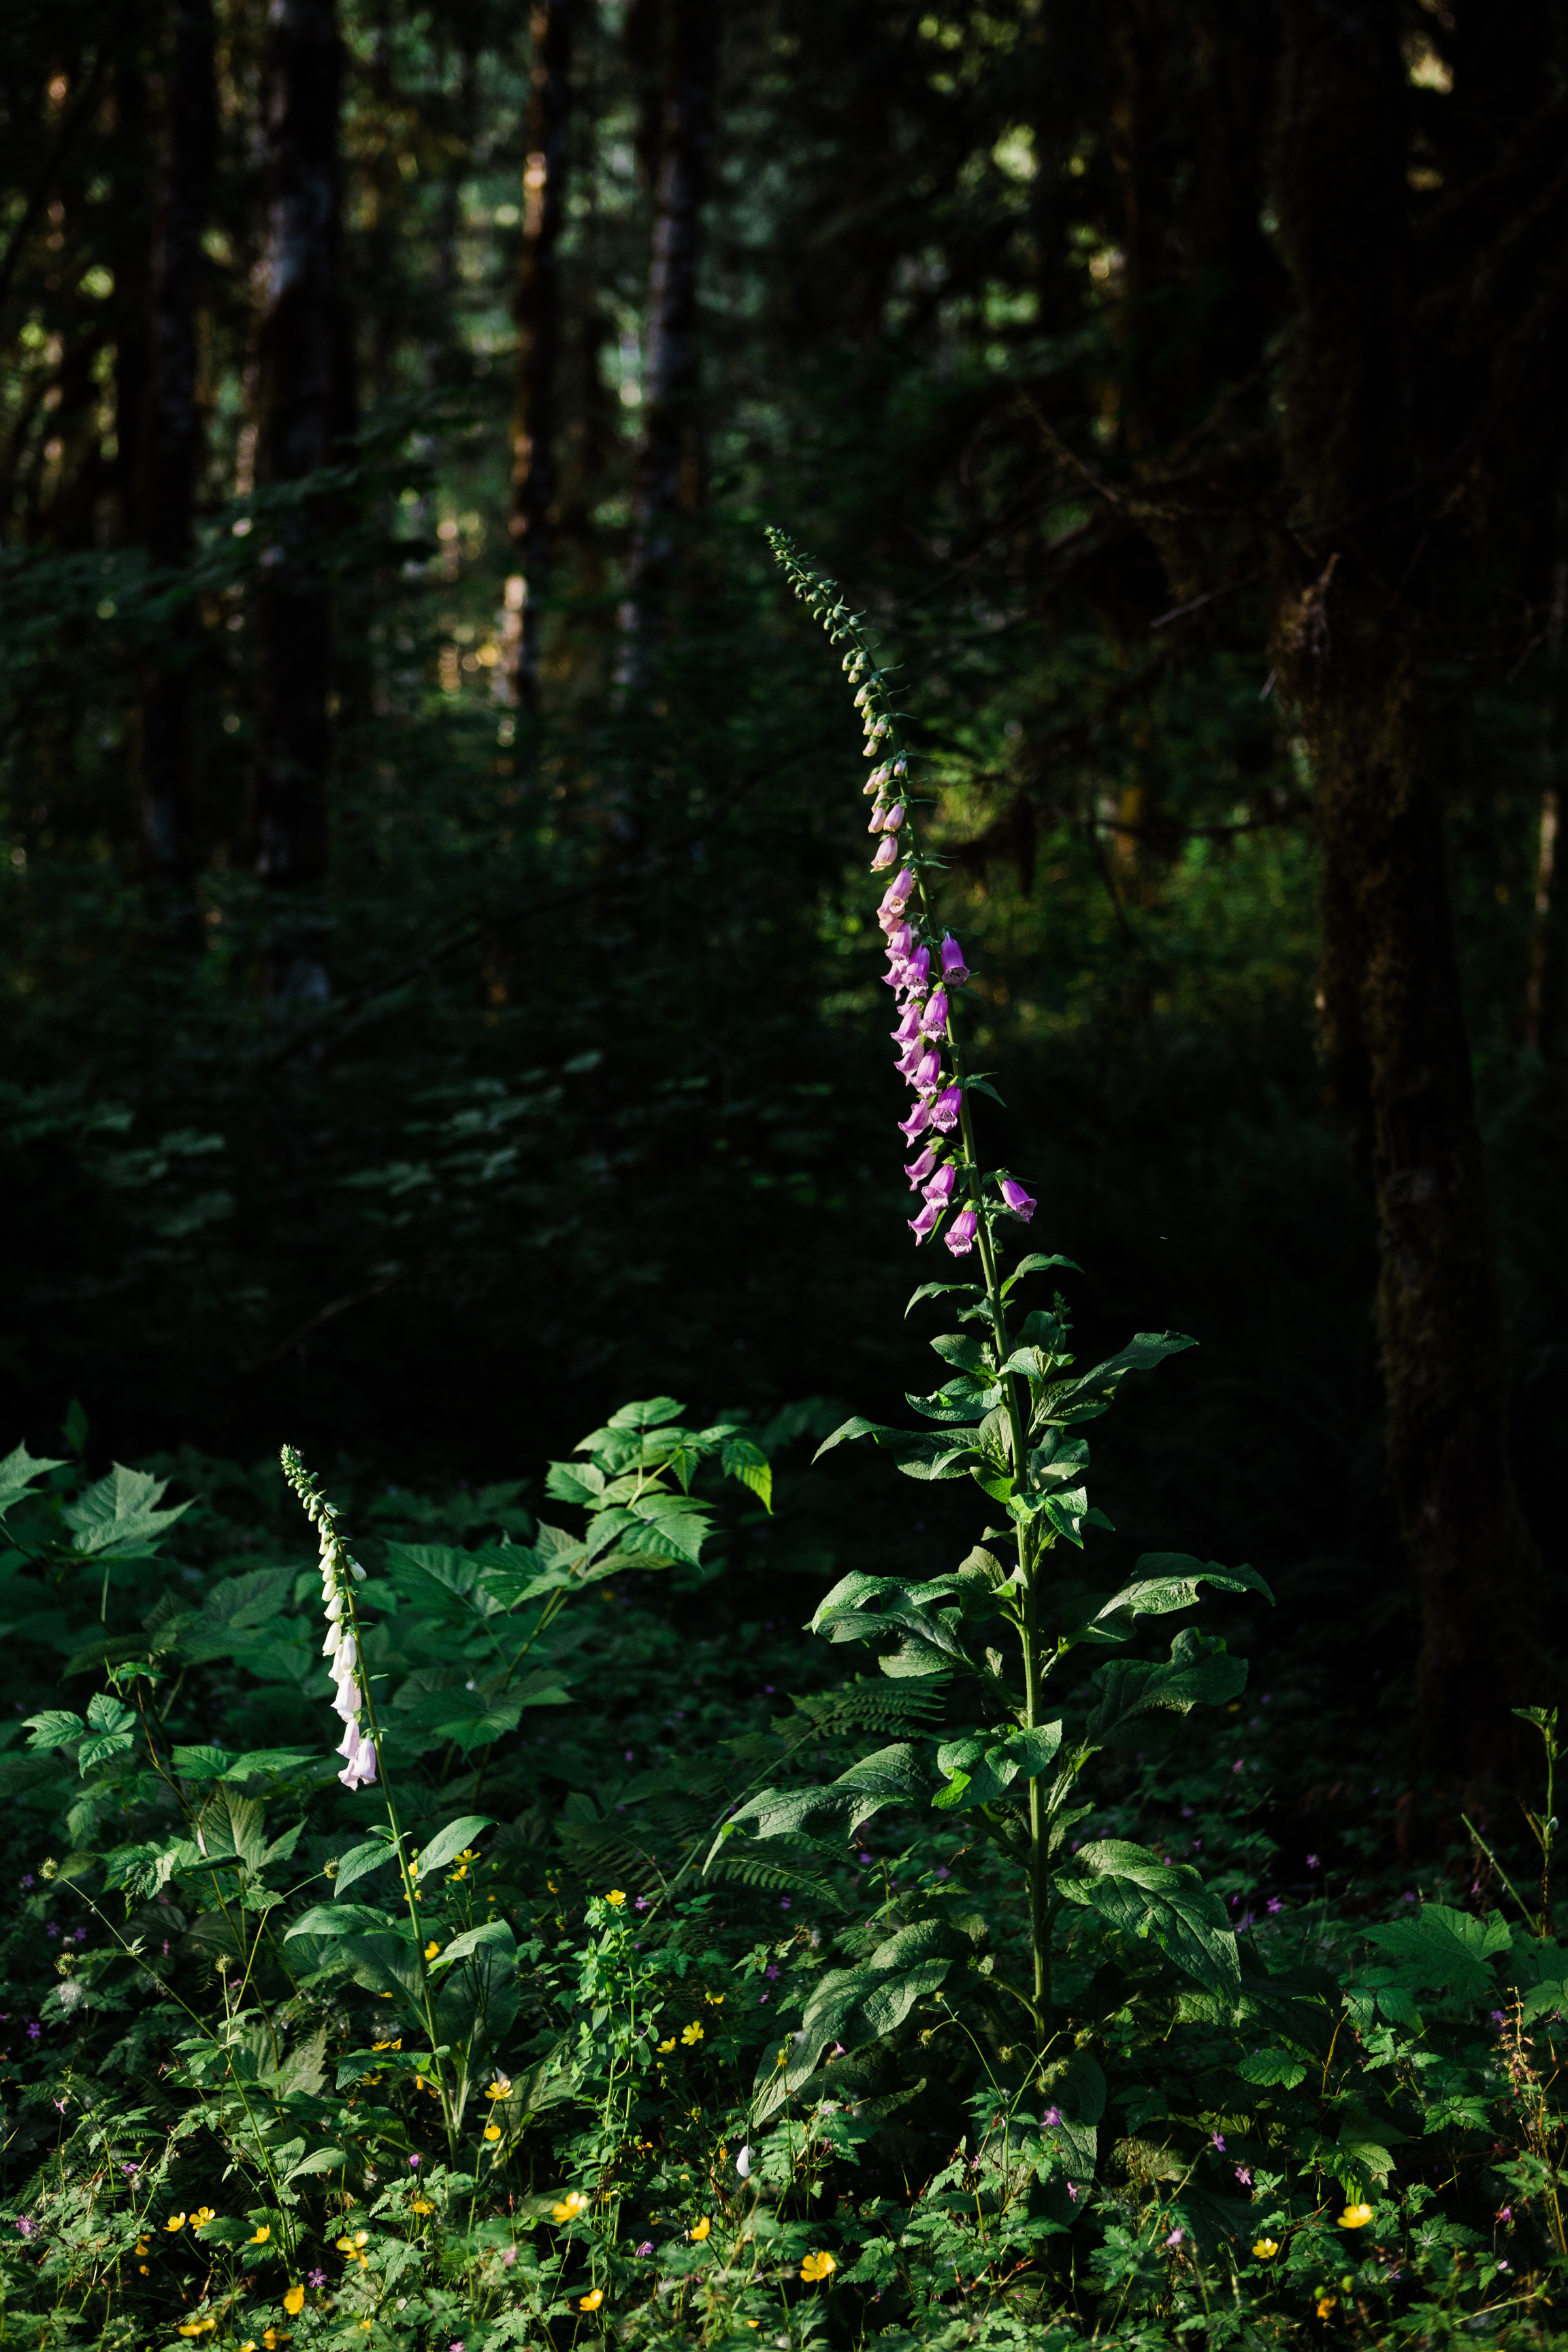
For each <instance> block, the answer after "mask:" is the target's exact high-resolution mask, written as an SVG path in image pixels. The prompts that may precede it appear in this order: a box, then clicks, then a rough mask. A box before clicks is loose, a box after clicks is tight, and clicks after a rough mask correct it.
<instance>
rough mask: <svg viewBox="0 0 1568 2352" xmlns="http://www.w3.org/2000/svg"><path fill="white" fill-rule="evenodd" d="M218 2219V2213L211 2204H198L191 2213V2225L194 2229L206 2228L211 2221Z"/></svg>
mask: <svg viewBox="0 0 1568 2352" xmlns="http://www.w3.org/2000/svg"><path fill="white" fill-rule="evenodd" d="M216 2219H217V2215H216V2213H215V2212H214V2211H213V2209H212V2207H211V2206H210V2205H198V2206H197V2207H196V2210H195V2212H194V2213H193V2214H192V2215H191V2227H192V2229H193V2230H205V2228H206V2226H207V2223H208V2222H209V2221H216Z"/></svg>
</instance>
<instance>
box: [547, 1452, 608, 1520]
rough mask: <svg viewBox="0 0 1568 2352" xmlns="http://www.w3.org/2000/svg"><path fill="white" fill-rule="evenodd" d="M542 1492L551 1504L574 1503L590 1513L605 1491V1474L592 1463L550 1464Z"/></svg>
mask: <svg viewBox="0 0 1568 2352" xmlns="http://www.w3.org/2000/svg"><path fill="white" fill-rule="evenodd" d="M544 1491H545V1493H546V1494H547V1495H548V1496H550V1497H551V1499H552V1501H553V1502H557V1503H576V1504H579V1505H580V1506H581V1507H583V1508H584V1510H590V1511H591V1510H592V1509H593V1508H594V1507H595V1504H596V1503H597V1502H598V1500H599V1497H600V1496H601V1495H603V1493H604V1491H605V1474H604V1472H603V1471H602V1470H601V1469H600V1468H599V1467H598V1465H597V1464H596V1463H593V1462H552V1464H551V1465H550V1467H549V1469H548V1470H547V1471H546V1473H545V1476H544Z"/></svg>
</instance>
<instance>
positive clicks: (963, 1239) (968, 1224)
mask: <svg viewBox="0 0 1568 2352" xmlns="http://www.w3.org/2000/svg"><path fill="white" fill-rule="evenodd" d="M979 1223H980V1220H979V1218H978V1217H977V1216H976V1215H975V1213H974V1212H973V1209H960V1211H959V1213H958V1214H957V1216H956V1217H954V1219H953V1221H952V1224H951V1225H949V1227H948V1229H947V1234H946V1237H945V1238H946V1241H947V1245H948V1248H949V1249H950V1250H951V1251H952V1254H953V1256H954V1257H967V1256H968V1255H969V1253H970V1251H971V1250H972V1249H973V1247H974V1235H975V1231H976V1228H977V1227H978V1225H979Z"/></svg>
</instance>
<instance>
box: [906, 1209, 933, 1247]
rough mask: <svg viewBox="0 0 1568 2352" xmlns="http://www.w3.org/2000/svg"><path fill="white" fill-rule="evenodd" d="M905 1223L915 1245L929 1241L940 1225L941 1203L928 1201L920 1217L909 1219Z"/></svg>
mask: <svg viewBox="0 0 1568 2352" xmlns="http://www.w3.org/2000/svg"><path fill="white" fill-rule="evenodd" d="M907 1223H908V1224H909V1228H910V1233H911V1234H913V1235H914V1237H915V1240H916V1241H917V1243H918V1242H924V1241H929V1240H930V1239H931V1235H932V1234H934V1233H935V1231H936V1229H937V1227H938V1225H940V1224H941V1223H942V1203H941V1202H940V1201H928V1202H926V1204H925V1206H924V1208H923V1209H922V1210H921V1213H920V1215H919V1216H918V1217H910V1218H909V1219H908V1220H907Z"/></svg>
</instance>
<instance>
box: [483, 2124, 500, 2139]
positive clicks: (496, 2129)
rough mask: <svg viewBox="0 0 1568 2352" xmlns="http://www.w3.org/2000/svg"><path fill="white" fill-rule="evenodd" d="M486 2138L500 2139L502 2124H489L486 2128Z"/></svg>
mask: <svg viewBox="0 0 1568 2352" xmlns="http://www.w3.org/2000/svg"><path fill="white" fill-rule="evenodd" d="M485 2137H486V2138H487V2139H500V2124H487V2125H486V2126H485Z"/></svg>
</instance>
